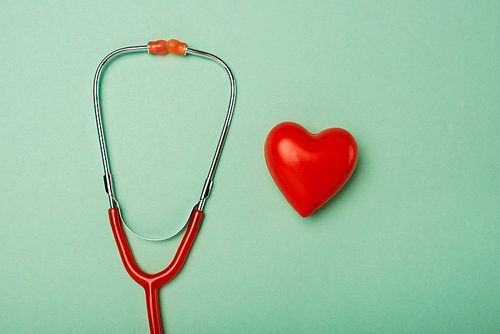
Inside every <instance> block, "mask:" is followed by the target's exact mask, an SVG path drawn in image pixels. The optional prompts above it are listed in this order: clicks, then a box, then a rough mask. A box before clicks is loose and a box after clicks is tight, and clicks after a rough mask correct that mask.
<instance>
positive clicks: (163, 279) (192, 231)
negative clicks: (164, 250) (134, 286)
mask: <svg viewBox="0 0 500 334" xmlns="http://www.w3.org/2000/svg"><path fill="white" fill-rule="evenodd" d="M138 51H148V52H149V53H151V54H166V53H173V54H179V55H183V56H184V55H187V54H192V55H196V56H200V57H204V58H208V59H211V60H213V61H215V62H217V63H219V64H220V65H221V66H222V67H223V68H224V69H225V70H226V72H227V74H228V75H229V80H230V82H231V97H230V101H229V108H228V111H227V115H226V120H225V122H224V127H223V129H222V133H221V136H220V139H219V142H218V144H217V149H216V151H215V155H214V158H213V160H212V164H211V166H210V170H209V172H208V176H207V179H206V181H205V184H204V185H203V190H202V193H201V197H200V200H199V201H198V202H197V203H196V204H195V205H194V206H193V208H192V210H191V213H190V215H189V218H188V220H187V222H186V224H185V225H184V226H183V227H182V228H181V230H179V231H178V232H177V233H175V234H174V235H172V236H169V237H167V238H162V239H150V238H144V237H141V236H139V235H138V234H136V233H134V232H133V231H132V230H130V229H129V228H128V226H127V225H126V224H125V221H124V220H123V219H122V216H121V213H120V207H119V204H118V201H117V200H116V197H115V194H114V189H113V180H112V177H111V172H110V168H109V161H108V155H107V152H106V143H105V141H104V130H103V127H102V120H101V111H100V108H99V77H100V74H101V71H102V69H103V67H104V65H105V64H106V62H107V61H108V60H109V59H111V58H112V57H113V56H116V55H118V54H121V53H126V52H138ZM235 99H236V82H235V81H234V77H233V74H232V73H231V70H230V69H229V67H228V66H227V65H226V64H225V63H224V62H223V61H222V60H221V59H219V58H218V57H216V56H214V55H212V54H210V53H206V52H202V51H198V50H194V49H191V48H188V47H187V45H186V43H181V42H179V41H177V40H173V39H172V40H169V41H168V42H167V41H164V40H159V41H156V42H149V44H148V45H143V46H133V47H126V48H121V49H118V50H115V51H113V52H111V53H110V54H108V55H107V56H106V57H105V58H104V59H103V60H102V61H101V63H100V64H99V66H98V67H97V71H96V73H95V77H94V110H95V116H96V122H97V131H98V134H99V143H100V146H101V156H102V162H103V165H104V187H105V190H106V193H107V194H108V197H109V203H110V209H109V210H108V214H109V220H110V223H111V229H112V230H113V235H114V238H115V241H116V245H117V246H118V251H119V252H120V257H121V259H122V261H123V265H124V266H125V269H126V270H127V272H128V273H129V275H130V276H131V277H132V278H133V279H134V281H136V282H137V283H138V284H139V285H140V286H142V287H143V288H144V290H145V292H146V305H147V310H148V320H149V328H150V330H151V333H152V334H161V333H162V326H161V317H160V307H159V298H158V290H159V288H160V287H161V286H162V285H164V284H165V283H167V282H168V281H170V280H171V279H172V278H173V277H174V276H175V275H176V274H177V273H178V272H179V270H180V269H181V268H182V265H183V264H184V261H185V260H186V257H187V255H188V253H189V250H190V248H191V245H192V244H193V242H194V239H195V238H196V235H197V233H198V230H199V228H200V225H201V222H202V220H203V215H204V213H203V207H204V205H205V201H206V199H207V198H208V196H209V195H210V190H211V188H212V184H213V178H214V174H215V170H216V168H217V164H218V161H219V158H220V155H221V152H222V148H223V146H224V141H225V139H226V136H227V132H228V130H229V125H230V123H231V117H232V115H233V110H234V103H235ZM123 225H125V227H127V228H128V229H129V230H130V231H131V232H132V233H133V234H135V235H137V236H139V237H141V238H143V239H147V240H154V241H156V240H166V239H170V238H172V237H174V236H175V235H177V234H178V233H179V232H181V231H182V230H183V229H184V228H185V227H186V225H187V228H186V233H185V234H184V237H183V238H182V241H181V243H180V245H179V248H178V249H177V252H176V254H175V256H174V259H173V260H172V262H171V263H170V265H169V266H168V267H167V268H165V269H164V270H162V271H160V272H159V273H156V274H147V273H145V272H144V271H142V270H141V269H140V268H139V267H138V266H137V264H136V263H135V261H134V257H133V255H132V252H131V250H130V247H129V245H128V242H127V237H126V235H125V231H124V229H123Z"/></svg>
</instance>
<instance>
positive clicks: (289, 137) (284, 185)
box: [264, 122, 358, 217]
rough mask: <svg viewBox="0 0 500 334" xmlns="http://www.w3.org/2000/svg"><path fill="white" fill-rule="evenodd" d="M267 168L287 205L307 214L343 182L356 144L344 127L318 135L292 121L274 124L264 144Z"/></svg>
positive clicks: (350, 169)
mask: <svg viewBox="0 0 500 334" xmlns="http://www.w3.org/2000/svg"><path fill="white" fill-rule="evenodd" d="M264 154H265V158H266V164H267V168H268V169H269V172H270V173H271V176H272V178H273V180H274V182H275V183H276V185H277V186H278V188H279V190H280V191H281V193H282V194H283V195H284V196H285V198H286V199H287V201H288V202H289V203H290V205H291V206H292V207H293V208H294V209H295V211H297V212H298V213H299V215H301V216H302V217H307V216H310V215H311V214H313V213H314V212H316V211H317V210H318V209H319V208H321V207H322V206H323V205H324V204H325V203H326V202H328V201H329V200H330V199H331V198H332V197H333V196H335V194H336V193H337V192H338V191H339V190H340V189H341V188H342V187H343V186H344V185H345V184H346V182H347V181H348V180H349V178H350V177H351V175H352V173H353V171H354V168H355V167H356V163H357V161H358V145H357V144H356V141H355V140H354V137H353V136H352V135H351V134H350V133H349V132H347V131H346V130H344V129H340V128H331V129H326V130H324V131H321V132H320V133H317V134H312V133H309V132H308V131H307V130H306V129H305V128H304V127H302V126H301V125H299V124H296V123H292V122H284V123H280V124H278V125H276V126H275V127H274V128H273V129H272V130H271V131H270V132H269V134H268V135H267V138H266V142H265V144H264Z"/></svg>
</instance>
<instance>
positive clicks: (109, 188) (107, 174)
mask: <svg viewBox="0 0 500 334" xmlns="http://www.w3.org/2000/svg"><path fill="white" fill-rule="evenodd" d="M137 51H148V46H147V45H142V46H130V47H126V48H121V49H118V50H115V51H113V52H111V53H110V54H108V55H107V56H106V57H105V58H104V59H103V60H102V61H101V63H100V64H99V66H98V67H97V71H96V72H95V76H94V111H95V120H96V123H97V133H98V135H99V144H100V146H101V157H102V163H103V166H104V188H105V189H106V192H107V193H108V197H109V205H110V207H111V208H114V207H116V203H115V199H114V198H115V192H114V189H113V179H112V177H111V171H110V169H109V162H108V153H107V151H106V141H105V140H104V131H103V128H102V119H101V109H100V108H99V78H100V76H101V72H102V69H103V67H104V65H105V64H106V63H107V62H108V60H110V59H111V58H112V57H113V56H116V55H117V54H120V53H124V52H137Z"/></svg>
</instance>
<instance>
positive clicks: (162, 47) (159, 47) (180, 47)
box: [148, 39, 187, 56]
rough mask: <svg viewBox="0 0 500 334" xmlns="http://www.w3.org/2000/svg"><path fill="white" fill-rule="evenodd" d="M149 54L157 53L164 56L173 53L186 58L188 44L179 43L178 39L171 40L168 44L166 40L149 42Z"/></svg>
mask: <svg viewBox="0 0 500 334" xmlns="http://www.w3.org/2000/svg"><path fill="white" fill-rule="evenodd" d="M148 46H149V53H156V54H160V55H164V54H166V53H173V54H178V55H181V56H184V55H185V54H186V49H187V44H186V43H182V42H179V41H178V40H176V39H171V40H169V41H168V42H167V41H164V40H159V41H155V42H149V44H148Z"/></svg>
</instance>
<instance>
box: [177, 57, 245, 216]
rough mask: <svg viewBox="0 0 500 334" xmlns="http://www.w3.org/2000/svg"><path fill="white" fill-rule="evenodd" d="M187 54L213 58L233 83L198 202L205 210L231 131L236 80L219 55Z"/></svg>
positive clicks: (201, 209)
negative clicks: (223, 149) (225, 113)
mask: <svg viewBox="0 0 500 334" xmlns="http://www.w3.org/2000/svg"><path fill="white" fill-rule="evenodd" d="M186 54H192V55H195V56H199V57H203V58H208V59H211V60H213V61H215V62H217V63H218V64H219V65H221V66H222V67H223V68H224V69H225V70H226V72H227V74H228V76H229V81H230V83H231V97H230V100H229V107H228V110H227V115H226V120H225V122H224V127H223V128H222V133H221V135H220V138H219V143H218V144H217V149H216V150H215V154H214V158H213V160H212V165H211V166H210V170H209V171H208V176H207V179H206V181H205V184H204V186H203V191H202V193H201V197H200V202H199V204H198V210H200V211H203V206H204V205H205V200H206V199H207V198H208V196H209V195H210V190H211V188H212V184H213V177H214V174H215V170H216V169H217V164H218V162H219V158H220V155H221V152H222V148H223V147H224V142H225V140H226V136H227V132H228V131H229V125H230V124H231V118H232V116H233V110H234V104H235V100H236V81H235V80H234V76H233V73H232V72H231V69H230V68H229V66H227V65H226V63H224V62H223V61H222V59H220V58H219V57H217V56H214V55H213V54H210V53H207V52H203V51H199V50H194V49H191V48H186Z"/></svg>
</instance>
